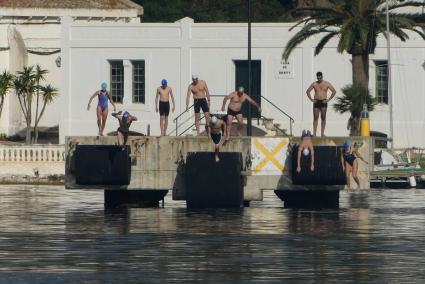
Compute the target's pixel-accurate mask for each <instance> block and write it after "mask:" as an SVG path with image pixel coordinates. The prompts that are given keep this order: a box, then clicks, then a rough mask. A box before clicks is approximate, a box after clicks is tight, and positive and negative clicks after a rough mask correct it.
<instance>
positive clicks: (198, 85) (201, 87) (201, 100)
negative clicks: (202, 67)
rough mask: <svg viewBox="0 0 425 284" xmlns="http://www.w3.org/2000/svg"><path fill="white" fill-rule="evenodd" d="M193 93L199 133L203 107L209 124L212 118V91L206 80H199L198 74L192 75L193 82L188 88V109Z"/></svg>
mask: <svg viewBox="0 0 425 284" xmlns="http://www.w3.org/2000/svg"><path fill="white" fill-rule="evenodd" d="M191 94H193V108H194V110H195V128H196V132H197V134H198V135H199V133H200V132H199V124H200V120H201V109H202V111H203V112H204V116H205V121H206V124H207V125H208V122H209V120H210V107H211V105H210V102H211V99H210V92H209V90H208V87H207V83H206V82H205V81H204V80H199V78H198V75H192V83H190V84H189V87H188V88H187V96H186V111H187V110H188V109H189V100H190V95H191Z"/></svg>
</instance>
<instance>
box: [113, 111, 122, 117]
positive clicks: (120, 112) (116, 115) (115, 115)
mask: <svg viewBox="0 0 425 284" xmlns="http://www.w3.org/2000/svg"><path fill="white" fill-rule="evenodd" d="M121 114H122V111H121V110H120V111H119V112H113V113H112V114H111V115H112V116H113V117H115V118H118V116H119V115H121Z"/></svg>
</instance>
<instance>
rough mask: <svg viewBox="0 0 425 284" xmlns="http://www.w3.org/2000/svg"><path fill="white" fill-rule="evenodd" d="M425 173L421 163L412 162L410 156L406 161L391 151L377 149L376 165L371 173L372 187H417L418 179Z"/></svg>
mask: <svg viewBox="0 0 425 284" xmlns="http://www.w3.org/2000/svg"><path fill="white" fill-rule="evenodd" d="M424 174H425V171H424V170H423V169H422V168H421V167H420V165H419V163H418V162H416V163H414V162H412V161H411V159H410V155H407V159H406V160H404V159H403V158H402V157H401V155H397V154H396V153H395V152H392V151H391V150H389V149H375V151H374V165H373V170H372V171H371V173H370V187H372V188H379V187H384V186H385V187H389V188H406V187H410V188H412V187H416V184H417V180H416V179H417V177H418V178H419V177H420V176H423V175H424Z"/></svg>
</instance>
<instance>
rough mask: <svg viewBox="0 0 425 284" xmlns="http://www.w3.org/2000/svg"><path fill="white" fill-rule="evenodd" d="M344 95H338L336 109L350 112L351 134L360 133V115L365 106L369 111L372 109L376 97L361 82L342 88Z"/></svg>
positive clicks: (348, 126)
mask: <svg viewBox="0 0 425 284" xmlns="http://www.w3.org/2000/svg"><path fill="white" fill-rule="evenodd" d="M342 93H343V96H341V97H337V98H336V99H335V100H336V103H335V104H334V106H333V107H334V109H335V111H337V112H339V113H346V112H348V113H350V118H349V119H348V123H347V129H348V130H350V136H358V135H359V134H360V116H361V113H362V110H363V106H364V105H366V106H367V110H368V111H372V110H373V109H374V108H375V105H376V103H377V101H376V99H375V98H374V97H372V96H371V95H370V92H369V89H367V88H365V87H364V86H362V85H360V84H355V85H347V86H345V87H344V88H342Z"/></svg>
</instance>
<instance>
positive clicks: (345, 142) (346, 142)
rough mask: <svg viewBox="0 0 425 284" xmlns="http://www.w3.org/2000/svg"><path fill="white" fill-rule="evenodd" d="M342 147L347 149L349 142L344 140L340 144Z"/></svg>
mask: <svg viewBox="0 0 425 284" xmlns="http://www.w3.org/2000/svg"><path fill="white" fill-rule="evenodd" d="M342 147H343V148H344V149H348V148H350V143H348V141H344V144H342Z"/></svg>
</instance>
